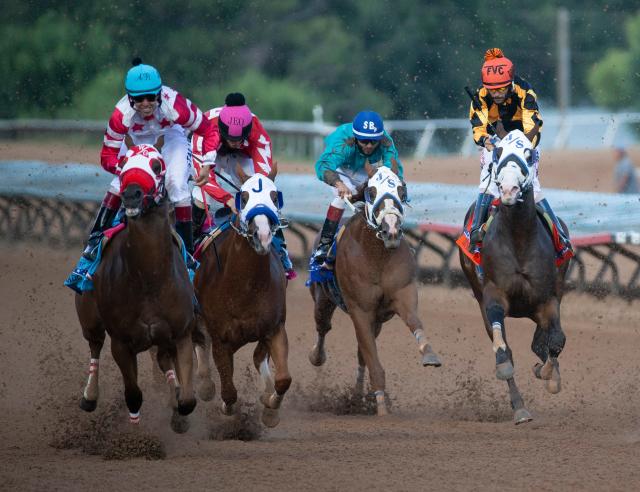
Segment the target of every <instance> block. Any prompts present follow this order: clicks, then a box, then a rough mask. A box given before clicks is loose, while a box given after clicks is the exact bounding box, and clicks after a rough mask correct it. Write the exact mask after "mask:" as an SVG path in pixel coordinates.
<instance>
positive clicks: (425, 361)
mask: <svg viewBox="0 0 640 492" xmlns="http://www.w3.org/2000/svg"><path fill="white" fill-rule="evenodd" d="M441 365H442V362H440V357H438V356H437V354H436V353H435V352H433V351H431V350H427V351H426V352H425V354H424V355H423V356H422V366H423V367H427V366H432V367H440V366H441Z"/></svg>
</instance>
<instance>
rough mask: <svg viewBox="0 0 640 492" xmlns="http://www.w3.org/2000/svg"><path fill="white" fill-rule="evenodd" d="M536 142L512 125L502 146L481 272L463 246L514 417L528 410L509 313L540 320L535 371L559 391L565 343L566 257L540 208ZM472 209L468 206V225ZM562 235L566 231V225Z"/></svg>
mask: <svg viewBox="0 0 640 492" xmlns="http://www.w3.org/2000/svg"><path fill="white" fill-rule="evenodd" d="M530 153H531V145H530V143H529V141H528V139H527V138H526V137H525V136H524V134H522V132H519V131H514V132H511V133H510V134H509V135H507V137H505V139H503V141H502V143H501V145H500V147H499V148H498V155H499V156H500V157H499V161H498V162H497V167H496V169H495V181H496V184H497V185H498V189H499V191H500V199H501V203H500V205H499V207H498V212H497V213H496V215H495V216H494V218H493V221H492V223H491V226H490V227H489V228H488V229H487V232H486V235H485V237H484V239H483V246H482V265H483V274H482V277H481V276H480V274H479V272H478V271H477V269H476V267H475V265H474V263H473V262H471V260H470V259H469V258H468V257H467V255H466V254H464V253H463V251H462V249H461V250H460V264H461V266H462V270H463V271H464V273H465V276H466V277H467V280H468V281H469V283H470V285H471V288H472V290H473V293H474V295H475V297H476V300H477V301H478V304H479V305H480V312H481V313H482V319H483V321H484V326H485V329H486V331H487V334H488V335H489V338H491V340H492V341H493V350H494V352H495V358H496V377H497V378H498V379H500V380H504V381H507V384H508V386H509V396H510V398H511V407H512V408H513V410H514V420H515V423H516V424H520V423H522V422H528V421H530V420H531V414H530V413H529V411H528V410H527V409H526V408H525V406H524V401H523V399H522V396H521V395H520V392H519V390H518V387H517V386H516V383H515V379H514V376H513V375H514V368H513V355H512V353H511V349H510V348H509V346H508V345H507V341H506V332H505V325H504V318H505V316H511V317H514V318H529V319H531V320H533V321H534V322H535V323H536V331H535V334H534V336H533V342H532V344H531V349H532V350H533V352H534V353H535V354H536V355H537V356H538V357H539V358H540V360H542V362H543V364H539V363H538V364H536V365H535V367H534V374H535V376H536V377H537V378H540V379H543V380H545V386H546V388H547V390H548V391H549V392H550V393H558V392H559V391H560V366H559V365H558V356H559V355H560V352H561V351H562V349H563V347H564V343H565V335H564V333H563V332H562V327H561V326H560V301H561V300H562V295H563V291H564V279H565V275H566V273H567V269H568V267H569V262H566V263H564V264H562V265H561V266H560V267H556V255H555V248H554V245H553V241H552V238H551V235H550V234H549V232H548V231H547V230H546V228H547V226H546V225H545V224H543V222H542V220H541V219H540V218H539V216H538V214H537V212H536V206H535V201H534V192H533V189H532V179H533V172H534V170H533V169H532V168H531V167H530V166H531V164H530V155H531V154H530ZM472 209H473V206H472V208H470V209H469V211H468V212H467V216H466V218H465V224H466V223H467V221H468V220H469V216H470V214H471V212H472ZM563 227H564V230H565V234H566V235H567V237H569V234H568V230H567V228H566V226H564V224H563Z"/></svg>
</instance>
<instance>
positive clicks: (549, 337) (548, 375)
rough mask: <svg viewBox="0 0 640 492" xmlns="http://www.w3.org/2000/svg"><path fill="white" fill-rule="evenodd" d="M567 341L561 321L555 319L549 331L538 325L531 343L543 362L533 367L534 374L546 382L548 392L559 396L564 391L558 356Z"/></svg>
mask: <svg viewBox="0 0 640 492" xmlns="http://www.w3.org/2000/svg"><path fill="white" fill-rule="evenodd" d="M565 341H566V337H565V335H564V333H563V331H562V328H561V327H560V323H559V321H558V320H557V319H553V320H551V322H550V324H549V330H545V329H544V328H542V326H541V325H539V324H538V326H537V327H536V332H535V334H534V336H533V342H532V343H531V349H532V350H533V352H534V353H535V354H536V355H537V356H538V357H540V360H542V362H543V363H542V364H540V363H537V364H535V365H534V366H533V374H534V375H535V377H537V378H538V379H542V380H543V381H544V383H545V388H546V390H547V391H548V392H549V393H551V394H557V393H559V392H560V390H561V389H562V383H561V378H560V363H559V362H558V356H559V355H560V352H562V349H563V348H564V344H565Z"/></svg>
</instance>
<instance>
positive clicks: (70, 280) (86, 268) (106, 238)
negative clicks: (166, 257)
mask: <svg viewBox="0 0 640 492" xmlns="http://www.w3.org/2000/svg"><path fill="white" fill-rule="evenodd" d="M126 225H127V224H126V222H124V221H123V222H120V223H118V224H117V225H115V226H113V227H111V228H110V229H107V230H106V231H104V233H103V235H102V239H101V240H100V243H98V246H97V249H98V251H97V252H96V255H95V260H93V261H91V260H88V259H86V258H85V257H84V256H80V259H79V260H78V263H77V265H76V267H75V268H74V269H73V271H72V272H71V273H70V274H69V276H68V277H67V279H66V280H65V281H64V285H65V286H66V287H69V288H70V289H71V290H73V291H75V292H77V293H78V294H82V293H83V292H85V291H88V290H93V274H94V273H96V270H97V269H98V267H99V266H100V262H101V261H102V254H103V252H104V251H105V248H106V247H107V245H108V244H109V243H110V242H111V240H112V239H113V238H114V237H115V236H116V235H117V234H119V233H120V232H121V231H122V230H124V228H125V227H126ZM171 233H172V237H173V240H174V241H175V243H176V244H177V245H178V246H179V247H180V252H181V253H182V258H183V260H184V262H185V265H187V269H188V271H189V279H190V280H191V282H193V277H194V275H195V270H196V269H197V267H198V263H197V262H194V261H193V260H192V259H190V258H189V254H188V253H187V249H186V248H185V246H184V243H183V242H182V238H181V237H180V235H179V234H178V233H177V232H176V231H175V230H174V229H171Z"/></svg>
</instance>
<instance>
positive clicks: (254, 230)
mask: <svg viewBox="0 0 640 492" xmlns="http://www.w3.org/2000/svg"><path fill="white" fill-rule="evenodd" d="M276 172H277V167H276V166H274V167H273V169H272V171H271V173H270V174H269V176H263V175H261V174H256V175H254V176H251V177H249V176H247V175H246V174H245V173H244V172H243V171H242V169H241V168H240V166H238V175H239V176H240V178H241V181H242V182H243V184H242V187H241V190H240V192H239V193H238V194H237V197H236V208H237V209H238V216H237V217H236V218H235V219H234V221H233V222H232V227H230V228H229V229H227V230H226V231H224V232H222V233H221V234H220V235H219V236H218V237H216V238H215V239H214V242H213V244H211V245H210V246H209V247H208V248H207V249H206V250H205V251H204V252H203V255H202V258H201V265H200V268H199V269H198V270H197V272H196V276H195V279H194V285H195V290H196V296H197V298H198V301H199V304H200V306H201V310H202V318H203V319H202V320H201V321H203V322H204V324H205V325H206V328H207V331H208V333H209V335H210V337H211V351H212V354H213V360H214V362H215V364H216V367H217V368H218V372H219V374H220V385H221V390H220V394H221V397H222V411H223V413H224V414H225V415H233V414H234V413H235V408H234V407H235V403H236V402H237V400H238V392H237V390H236V387H235V386H234V384H233V355H234V353H235V352H236V351H237V350H238V349H239V348H240V347H242V346H244V345H246V344H247V343H250V342H258V345H257V346H256V348H255V350H254V352H253V362H254V365H255V367H256V370H258V372H259V373H260V375H261V376H262V379H263V381H264V383H265V390H264V393H263V394H262V395H261V398H260V401H261V402H262V404H263V405H264V409H263V412H262V422H263V423H264V424H265V425H266V426H268V427H274V426H276V425H277V424H278V422H279V416H278V409H279V408H280V404H281V402H282V399H283V397H284V394H285V393H286V391H287V390H288V389H289V386H290V384H291V376H290V375H289V369H288V366H287V357H288V351H289V345H288V341H287V332H286V331H285V326H284V325H285V319H286V287H287V280H286V278H285V273H284V269H283V267H282V263H281V262H280V260H279V258H278V255H277V253H276V252H275V251H274V249H273V247H272V245H271V240H272V238H273V234H274V233H275V230H276V229H277V228H278V227H279V224H280V220H279V217H278V210H279V208H280V207H281V206H282V200H281V195H280V194H279V192H278V191H277V189H276V186H275V185H274V183H273V179H274V177H275V175H276ZM203 352H204V351H203V350H202V349H201V348H200V349H199V350H197V354H198V367H199V369H198V372H199V374H203V375H206V374H207V373H208V370H207V369H206V368H207V364H208V358H206V357H204V353H203ZM269 357H270V358H271V360H273V364H274V366H275V382H274V380H273V379H272V376H271V371H270V368H269ZM202 368H204V370H203V369H202Z"/></svg>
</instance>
